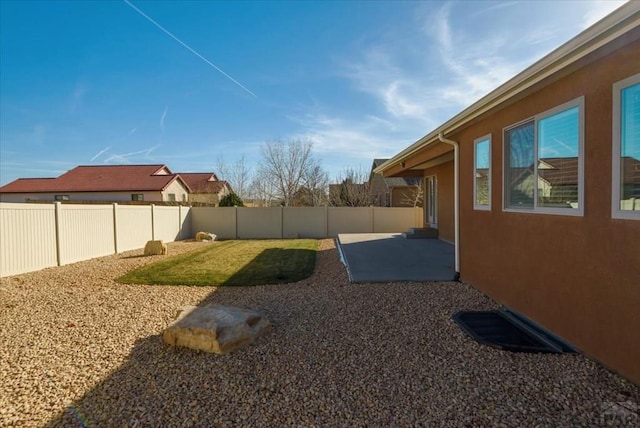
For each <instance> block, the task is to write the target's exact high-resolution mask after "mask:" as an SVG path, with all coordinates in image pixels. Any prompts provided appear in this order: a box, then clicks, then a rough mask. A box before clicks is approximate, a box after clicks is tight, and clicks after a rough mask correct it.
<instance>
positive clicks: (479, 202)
mask: <svg viewBox="0 0 640 428" xmlns="http://www.w3.org/2000/svg"><path fill="white" fill-rule="evenodd" d="M474 146H475V147H474V152H473V162H474V171H473V172H474V174H473V175H474V186H473V201H474V202H473V208H474V209H477V210H489V209H491V135H487V136H485V137H482V138H478V139H477V140H475V142H474Z"/></svg>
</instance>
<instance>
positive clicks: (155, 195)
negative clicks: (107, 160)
mask: <svg viewBox="0 0 640 428" xmlns="http://www.w3.org/2000/svg"><path fill="white" fill-rule="evenodd" d="M190 192H191V189H190V188H189V185H188V184H187V183H186V182H185V181H184V180H183V179H182V178H181V177H180V176H179V175H178V174H174V173H172V172H171V170H170V169H169V168H168V167H167V166H166V165H159V164H158V165H101V166H93V165H91V166H78V167H75V168H73V169H72V170H70V171H67V172H66V173H64V174H62V175H61V176H59V177H57V178H19V179H17V180H15V181H12V182H11V183H8V184H6V185H4V186H2V187H0V201H2V202H30V201H104V202H118V201H145V202H186V201H188V196H189V193H190Z"/></svg>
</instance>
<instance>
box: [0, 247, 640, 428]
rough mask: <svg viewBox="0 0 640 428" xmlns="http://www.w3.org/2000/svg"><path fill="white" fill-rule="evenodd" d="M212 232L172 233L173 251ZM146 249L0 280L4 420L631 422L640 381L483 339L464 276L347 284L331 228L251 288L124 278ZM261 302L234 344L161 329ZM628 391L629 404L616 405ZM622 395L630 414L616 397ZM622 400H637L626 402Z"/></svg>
mask: <svg viewBox="0 0 640 428" xmlns="http://www.w3.org/2000/svg"><path fill="white" fill-rule="evenodd" d="M202 245H216V243H213V244H203V243H197V242H177V243H171V244H169V254H171V255H174V254H179V253H182V252H185V251H189V250H193V249H195V248H198V247H200V246H202ZM141 254H142V251H141V250H138V251H132V252H128V253H124V254H120V255H113V256H108V257H103V258H99V259H93V260H89V261H85V262H80V263H76V264H72V265H68V266H63V267H58V268H51V269H45V270H42V271H39V272H34V273H29V274H24V275H18V276H13V277H8V278H2V279H1V280H0V425H2V426H51V427H53V426H65V427H67V426H83V425H85V426H96V427H125V426H145V427H146V426H162V427H173V426H175V427H188V426H251V427H257V426H275V427H279V426H321V427H340V426H349V427H352V426H356V427H358V426H370V427H371V426H376V427H390V426H392V427H396V426H397V427H405V426H406V427H409V426H451V427H459V426H509V427H513V426H542V427H545V426H549V427H551V426H589V427H591V426H606V425H611V426H620V425H623V426H624V424H627V425H629V426H634V425H635V424H637V422H638V419H637V416H636V418H634V417H633V413H632V410H624V409H633V408H636V409H637V407H634V406H637V404H638V403H640V388H638V387H637V386H635V385H633V384H632V383H630V382H628V381H626V380H625V379H623V378H621V377H620V376H617V375H616V374H614V373H612V372H610V371H609V370H607V369H605V368H604V367H602V366H601V365H599V364H597V363H595V362H593V361H591V360H589V359H587V358H585V357H583V356H581V355H566V354H565V355H551V354H516V353H509V352H504V351H500V350H497V349H494V348H490V347H486V346H481V345H479V344H477V343H475V342H474V341H473V340H471V339H470V338H468V337H467V336H466V335H465V334H464V333H463V332H462V331H460V329H459V328H458V327H457V326H456V325H455V324H454V322H453V321H451V315H452V314H453V313H454V312H456V311H458V310H461V309H467V310H485V309H493V308H496V307H497V304H496V303H495V302H494V301H492V300H491V299H489V298H488V297H486V296H484V295H483V294H481V293H479V292H478V291H476V290H475V289H473V288H472V287H471V286H469V285H466V284H460V283H453V282H440V283H430V282H426V283H376V284H351V283H349V282H348V279H347V276H346V273H345V269H344V267H343V266H342V264H341V263H340V260H339V256H338V254H337V251H336V249H335V245H334V243H333V241H331V240H322V241H321V242H320V247H319V252H318V258H317V265H316V270H315V272H314V274H313V275H312V276H311V277H310V278H308V279H306V280H304V281H301V282H298V283H294V284H284V285H267V286H255V287H220V288H218V289H216V288H215V287H186V286H146V285H123V284H117V283H115V282H114V278H117V277H119V276H121V275H123V274H124V273H126V272H127V271H129V270H131V269H133V268H136V267H139V266H142V265H145V264H148V263H151V262H154V261H157V260H161V259H162V257H163V256H152V257H140V255H141ZM213 302H215V303H221V304H225V305H232V306H239V307H244V308H249V309H256V310H260V311H262V312H263V313H264V314H265V315H266V316H267V318H268V319H269V320H271V322H272V323H273V325H274V330H273V332H271V333H270V334H269V335H267V336H265V337H263V338H261V339H260V340H259V341H258V342H256V343H255V344H253V345H252V346H250V347H248V348H245V349H242V350H239V351H237V352H234V353H231V354H228V355H222V356H221V355H215V354H206V353H202V352H197V351H192V350H188V349H182V348H172V347H170V346H168V345H166V344H164V343H163V342H162V340H161V338H160V333H161V332H162V330H163V329H164V327H166V326H167V324H168V323H169V322H170V321H172V320H173V318H174V315H175V310H176V309H177V308H179V307H180V306H183V305H201V304H206V303H213ZM616 406H617V407H616ZM620 406H626V407H624V409H623V414H624V416H625V418H626V419H622V418H620V417H619V418H618V419H615V417H616V414H613V416H612V412H611V409H620V408H621V407H620ZM624 412H626V413H624Z"/></svg>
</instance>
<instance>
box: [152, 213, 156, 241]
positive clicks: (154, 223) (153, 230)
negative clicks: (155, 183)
mask: <svg viewBox="0 0 640 428" xmlns="http://www.w3.org/2000/svg"><path fill="white" fill-rule="evenodd" d="M155 207H156V206H155V204H151V240H152V241H155V240H156V222H155V218H154V211H155Z"/></svg>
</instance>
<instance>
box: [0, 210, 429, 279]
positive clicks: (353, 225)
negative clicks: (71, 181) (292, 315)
mask: <svg viewBox="0 0 640 428" xmlns="http://www.w3.org/2000/svg"><path fill="white" fill-rule="evenodd" d="M422 225H423V217H422V209H421V208H379V207H363V208H342V207H340V208H337V207H313V208H311V207H309V208H306V207H305V208H291V207H284V208H283V207H276V208H235V207H230V208H219V207H218V208H210V207H166V206H154V205H148V206H133V205H118V204H110V205H72V204H61V203H59V202H58V203H55V204H46V205H44V204H25V203H0V276H8V275H16V274H20V273H24V272H31V271H35V270H39V269H43V268H47V267H52V266H61V265H65V264H68V263H73V262H77V261H80V260H87V259H91V258H94V257H101V256H106V255H109V254H114V253H121V252H123V251H128V250H133V249H137V248H142V247H144V245H145V243H146V242H147V241H149V240H152V239H161V240H163V241H165V242H172V241H177V240H181V239H188V238H192V237H193V236H194V235H195V234H196V233H197V232H200V231H202V232H209V233H215V234H216V235H217V236H218V238H219V239H266V238H275V239H279V238H298V237H300V238H329V237H335V236H337V235H338V234H339V233H393V232H403V231H406V230H407V229H408V228H410V227H421V226H422Z"/></svg>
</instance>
